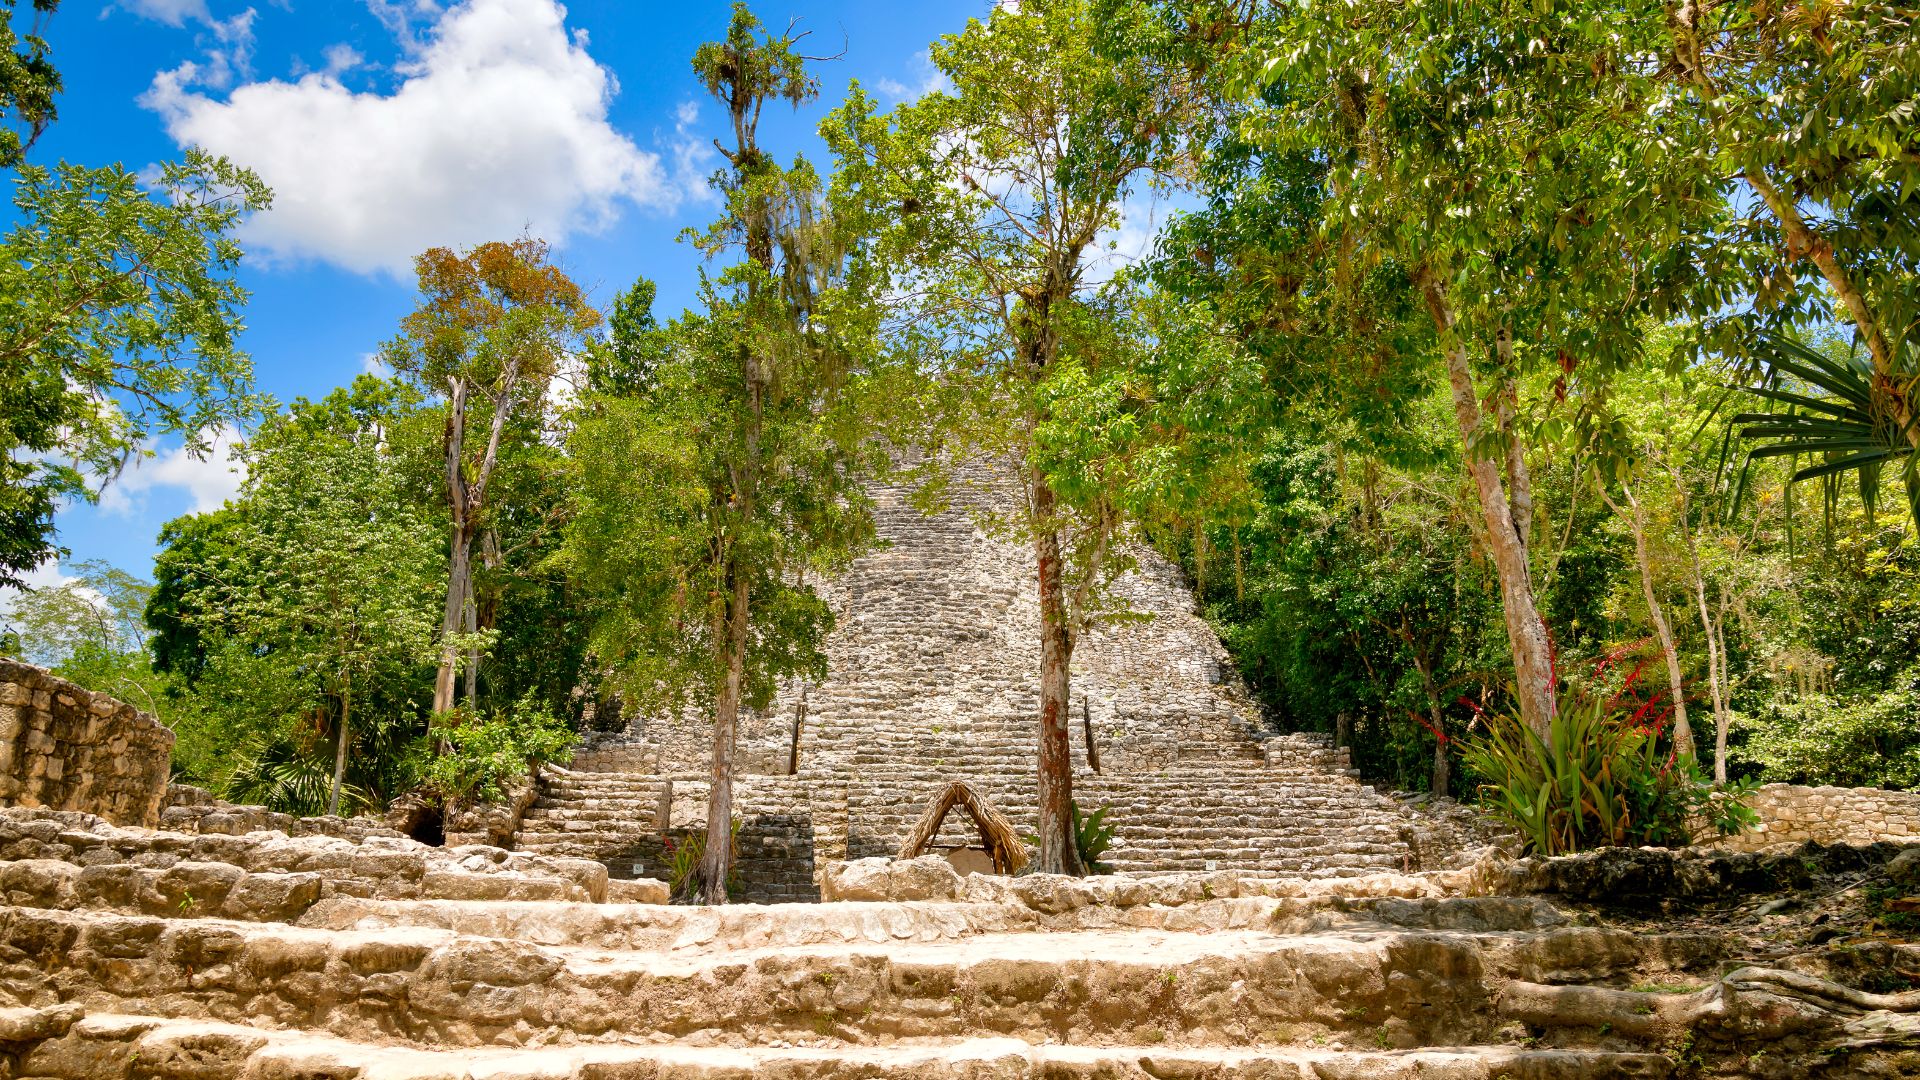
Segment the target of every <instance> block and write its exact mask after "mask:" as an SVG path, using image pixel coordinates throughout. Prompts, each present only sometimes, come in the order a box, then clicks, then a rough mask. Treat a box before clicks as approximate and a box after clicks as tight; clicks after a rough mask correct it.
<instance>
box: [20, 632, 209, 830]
mask: <svg viewBox="0 0 1920 1080" xmlns="http://www.w3.org/2000/svg"><path fill="white" fill-rule="evenodd" d="M172 758H173V732H171V731H169V730H167V729H166V728H165V727H163V726H162V725H161V724H160V722H159V721H158V720H155V719H154V718H153V717H152V716H150V715H148V714H146V713H143V712H140V711H139V710H137V709H135V708H134V707H133V706H131V705H127V704H124V703H122V702H119V701H116V700H114V699H113V698H111V697H108V696H107V695H105V694H95V693H93V692H91V691H88V690H83V689H81V688H80V687H78V686H75V685H74V684H72V683H70V682H67V681H66V680H64V679H60V678H56V677H54V676H53V675H52V674H50V673H48V672H47V671H46V670H45V669H44V668H38V667H34V666H33V665H31V664H23V663H20V662H18V661H14V660H7V659H0V804H6V805H16V806H28V807H45V808H47V809H52V810H79V811H84V812H86V813H90V814H98V815H99V816H101V817H103V818H106V819H107V820H109V821H112V822H115V823H118V824H122V825H143V826H148V827H152V826H154V825H157V824H159V819H160V810H161V807H162V805H163V804H164V802H165V799H166V793H167V772H168V769H169V768H170V766H171V764H172Z"/></svg>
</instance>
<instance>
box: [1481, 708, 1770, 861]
mask: <svg viewBox="0 0 1920 1080" xmlns="http://www.w3.org/2000/svg"><path fill="white" fill-rule="evenodd" d="M1615 705H1616V702H1615V701H1614V700H1612V699H1608V698H1605V697H1602V696H1600V695H1598V694H1586V693H1579V692H1569V693H1567V694H1565V695H1563V697H1562V698H1561V701H1560V712H1559V714H1558V715H1556V716H1555V717H1554V718H1553V723H1552V725H1551V730H1550V732H1549V735H1548V738H1547V739H1545V740H1542V739H1541V738H1540V737H1539V736H1538V735H1536V734H1534V733H1533V731H1532V730H1530V729H1529V728H1528V727H1527V726H1526V725H1525V724H1524V723H1522V722H1521V720H1520V718H1519V717H1518V716H1516V715H1512V714H1490V715H1487V716H1484V717H1482V719H1483V720H1484V721H1485V725H1486V732H1485V734H1484V735H1479V736H1472V737H1469V738H1466V739H1463V740H1461V744H1460V745H1461V755H1462V757H1463V758H1464V759H1465V761H1466V763H1467V766H1468V767H1469V768H1471V769H1472V770H1473V771H1474V772H1475V773H1477V774H1478V775H1480V776H1481V777H1483V778H1484V779H1485V783H1483V784H1482V785H1481V788H1480V794H1481V801H1482V803H1483V805H1485V806H1486V808H1487V810H1488V811H1489V812H1491V813H1492V814H1493V815H1494V816H1495V817H1498V818H1500V819H1501V820H1503V821H1505V822H1507V823H1508V824H1510V825H1512V826H1513V827H1514V828H1515V829H1517V830H1519V832H1520V834H1521V836H1522V837H1523V838H1525V840H1526V843H1527V847H1528V849H1529V850H1530V851H1532V852H1535V853H1538V854H1542V855H1561V854H1565V853H1567V852H1571V851H1583V850H1586V849H1588V848H1596V847H1608V846H1623V845H1624V846H1640V845H1655V846H1664V847H1678V846H1684V845H1686V844H1687V843H1690V842H1691V840H1692V836H1693V830H1694V828H1695V827H1696V826H1705V827H1706V828H1709V829H1712V830H1714V831H1716V832H1719V833H1721V834H1731V833H1734V832H1738V831H1740V830H1741V829H1743V828H1746V827H1748V826H1750V825H1752V824H1753V822H1754V820H1755V818H1754V815H1753V812H1752V810H1751V809H1749V808H1748V807H1747V805H1746V798H1747V796H1748V794H1750V792H1751V789H1752V785H1751V784H1750V783H1745V782H1743V783H1739V784H1733V785H1729V786H1728V787H1726V788H1723V789H1717V790H1716V789H1715V788H1714V786H1713V785H1712V783H1711V782H1709V781H1708V780H1707V778H1706V775H1705V774H1704V773H1702V772H1701V770H1700V766H1699V765H1698V763H1696V762H1695V761H1694V760H1693V759H1692V758H1690V757H1688V758H1680V757H1678V756H1676V755H1673V754H1670V753H1662V750H1661V744H1660V740H1659V725H1658V724H1653V723H1646V722H1644V712H1645V710H1644V709H1643V710H1641V711H1639V712H1636V713H1634V714H1629V715H1621V714H1619V713H1616V712H1615Z"/></svg>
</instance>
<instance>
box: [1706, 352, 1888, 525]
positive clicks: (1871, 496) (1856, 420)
mask: <svg viewBox="0 0 1920 1080" xmlns="http://www.w3.org/2000/svg"><path fill="white" fill-rule="evenodd" d="M1765 343H1766V348H1767V352H1768V353H1769V356H1768V360H1767V371H1766V376H1765V378H1764V379H1763V380H1762V382H1761V383H1760V385H1758V386H1751V387H1746V388H1745V389H1746V392H1747V393H1749V394H1752V395H1753V396H1755V397H1758V398H1762V399H1764V400H1766V401H1767V402H1769V403H1771V404H1772V405H1773V406H1775V408H1773V409H1769V410H1767V411H1764V412H1745V413H1739V414H1737V415H1735V416H1734V417H1733V420H1732V423H1733V425H1734V426H1735V428H1736V429H1737V430H1738V431H1739V434H1740V436H1741V437H1742V438H1745V439H1754V440H1762V441H1763V443H1764V445H1760V446H1756V447H1754V448H1753V449H1751V450H1749V451H1748V452H1747V460H1748V461H1749V462H1752V461H1756V460H1761V459H1765V458H1777V457H1784V458H1791V459H1793V461H1794V463H1795V464H1796V466H1797V465H1798V462H1799V459H1801V458H1803V457H1804V458H1809V459H1811V460H1812V463H1811V464H1808V465H1806V466H1803V467H1796V468H1795V469H1794V471H1793V474H1792V476H1791V477H1789V481H1788V482H1789V484H1798V483H1801V482H1803V481H1807V480H1819V481H1821V487H1822V494H1823V496H1824V502H1825V505H1826V507H1827V513H1828V520H1829V522H1831V519H1832V511H1833V507H1834V504H1835V499H1836V498H1837V497H1838V494H1839V490H1840V481H1841V480H1842V478H1843V477H1845V476H1846V475H1847V474H1848V473H1852V474H1853V475H1854V476H1855V478H1856V479H1857V480H1858V482H1859V485H1860V501H1861V503H1862V504H1863V505H1864V506H1865V507H1866V510H1867V513H1868V514H1869V515H1872V514H1873V512H1874V510H1875V507H1876V506H1877V505H1878V502H1879V492H1880V482H1881V478H1882V477H1883V476H1884V475H1885V470H1886V468H1887V466H1888V465H1890V464H1891V465H1896V466H1899V467H1900V468H1901V470H1902V473H1903V477H1904V480H1905V485H1906V490H1907V509H1908V512H1909V513H1911V514H1912V515H1913V518H1914V520H1915V522H1917V523H1920V468H1916V466H1920V455H1916V454H1914V452H1913V443H1912V442H1911V441H1910V440H1909V437H1908V436H1909V433H1908V431H1907V430H1906V429H1905V427H1903V426H1902V423H1901V421H1900V419H1899V417H1898V413H1897V410H1896V409H1895V408H1894V404H1895V402H1894V400H1893V395H1894V394H1896V393H1898V394H1905V395H1908V396H1911V395H1912V394H1913V393H1914V390H1915V388H1916V378H1915V376H1914V375H1912V374H1909V375H1908V376H1906V377H1905V385H1904V386H1902V385H1898V384H1897V381H1896V380H1889V379H1886V378H1883V377H1881V376H1879V375H1878V374H1876V373H1875V371H1874V369H1873V364H1872V362H1871V361H1870V360H1869V359H1868V358H1867V357H1865V356H1861V355H1857V354H1849V355H1846V356H1836V355H1829V354H1828V353H1825V352H1822V351H1820V350H1819V349H1816V348H1813V347H1811V346H1809V345H1807V344H1806V343H1805V342H1802V341H1799V340H1796V339H1794V338H1790V337H1786V336H1781V335H1775V336H1770V337H1768V338H1766V339H1765ZM1910 351H1911V350H1909V352H1910ZM1912 359H1913V358H1912V357H1911V356H1908V357H1907V361H1908V362H1907V363H1906V365H1905V368H1906V370H1908V371H1909V372H1912V371H1914V370H1915V365H1914V364H1913V363H1912ZM1742 472H1743V475H1742V486H1743V487H1744V483H1745V476H1744V472H1745V470H1743V471H1742ZM1736 505H1737V500H1736Z"/></svg>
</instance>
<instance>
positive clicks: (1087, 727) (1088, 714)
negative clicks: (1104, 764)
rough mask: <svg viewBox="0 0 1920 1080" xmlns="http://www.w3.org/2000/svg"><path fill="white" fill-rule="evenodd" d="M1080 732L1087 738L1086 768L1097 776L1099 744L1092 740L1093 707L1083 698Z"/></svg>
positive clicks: (1098, 770) (1081, 702) (1081, 700)
mask: <svg viewBox="0 0 1920 1080" xmlns="http://www.w3.org/2000/svg"><path fill="white" fill-rule="evenodd" d="M1080 730H1081V731H1082V732H1084V733H1085V735H1086V738H1087V768H1089V769H1092V770H1093V771H1094V773H1095V774H1096V775H1098V774H1099V772H1100V744H1099V743H1097V742H1095V741H1094V738H1093V707H1092V706H1090V705H1088V704H1087V699H1086V698H1084V697H1082V698H1081V699H1080Z"/></svg>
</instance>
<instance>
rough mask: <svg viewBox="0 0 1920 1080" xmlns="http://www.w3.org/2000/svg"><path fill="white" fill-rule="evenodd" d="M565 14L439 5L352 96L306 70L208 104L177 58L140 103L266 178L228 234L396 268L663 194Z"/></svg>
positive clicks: (507, 4)
mask: <svg viewBox="0 0 1920 1080" xmlns="http://www.w3.org/2000/svg"><path fill="white" fill-rule="evenodd" d="M373 6H374V7H375V10H376V13H381V12H383V11H384V12H386V13H388V14H390V15H392V16H394V17H396V18H397V17H398V16H400V15H403V14H405V13H406V12H407V11H409V10H412V11H418V10H420V8H419V6H418V5H416V4H399V3H391V4H377V3H376V4H375V5H373ZM564 18H565V11H564V10H563V9H562V8H561V7H559V6H558V5H557V4H556V3H554V2H553V0H469V2H467V3H464V4H461V5H459V6H457V7H453V8H451V9H449V10H447V11H446V12H444V13H443V14H441V15H440V16H439V18H438V21H437V22H436V24H435V25H434V27H433V29H432V31H431V34H430V39H429V40H428V41H427V42H426V43H425V44H424V45H422V46H420V48H419V49H418V51H417V52H416V53H414V54H413V56H412V58H411V59H409V60H408V61H406V62H405V63H403V64H402V65H400V66H399V67H398V68H397V69H396V71H397V73H398V74H399V75H400V76H401V79H400V82H399V85H398V86H397V87H395V88H394V90H393V92H392V93H390V94H378V93H354V92H352V91H350V90H348V89H347V88H346V87H345V86H344V85H342V84H341V82H340V80H339V78H338V77H337V72H333V71H321V72H314V73H311V74H308V75H305V76H303V77H301V78H300V79H298V80H297V81H293V82H287V81H282V80H279V79H274V80H268V81H264V82H255V83H249V84H246V85H242V86H239V87H237V88H235V89H234V90H233V91H232V92H231V93H229V94H227V95H226V97H225V98H224V100H223V99H220V98H216V97H212V96H209V95H207V94H205V93H202V92H200V91H198V90H196V89H194V87H195V86H196V85H199V84H200V83H201V80H202V79H203V78H204V75H205V73H204V71H203V70H202V69H200V68H198V67H196V66H195V65H191V64H188V65H183V66H182V67H180V68H176V69H174V70H172V71H167V72H162V73H161V74H160V75H158V76H156V77H155V79H154V81H153V85H152V87H151V88H150V89H149V90H148V92H147V94H146V96H145V98H144V99H143V101H144V103H145V104H146V105H147V106H148V107H149V108H151V109H154V110H155V111H157V112H159V113H160V114H161V116H162V117H163V118H164V119H165V122H166V125H167V130H168V133H169V134H170V135H172V137H173V138H174V139H175V141H177V142H179V143H180V144H181V145H183V146H184V145H190V144H192V145H199V146H204V147H206V148H207V149H209V150H211V151H213V152H215V153H219V154H225V155H227V156H229V157H231V158H233V159H234V160H235V161H237V162H239V163H240V164H243V165H246V166H248V167H250V168H252V169H254V170H255V171H257V172H258V173H259V174H260V176H261V178H262V179H264V180H265V181H266V182H267V184H268V185H269V186H270V187H272V188H273V191H274V201H273V208H272V209H271V210H269V211H266V212H264V213H261V214H259V215H256V216H255V217H253V218H252V219H251V220H249V221H248V222H247V223H246V224H245V226H244V227H243V228H242V231H241V235H242V238H243V239H244V240H246V241H247V242H248V243H249V244H250V245H252V247H253V248H254V249H255V250H258V251H260V252H262V253H263V254H265V255H267V256H269V257H274V258H280V259H286V260H299V259H304V258H315V259H321V260H324V261H327V262H331V263H335V264H337V265H340V266H343V267H346V268H348V269H350V270H355V271H359V272H363V273H367V272H375V271H386V272H389V273H393V274H395V275H400V276H404V275H405V274H406V273H407V272H408V270H409V267H410V266H411V261H412V259H413V256H415V255H416V254H418V253H419V252H421V251H423V250H425V249H427V248H429V247H433V246H435V245H455V246H457V245H466V244H473V243H479V242H481V241H485V240H492V239H499V238H503V237H510V236H513V235H515V234H517V233H519V232H521V231H522V230H523V229H531V231H532V232H533V233H534V234H536V235H538V236H541V237H543V238H545V239H547V240H549V241H552V242H554V243H556V244H559V243H563V242H564V241H565V240H566V238H567V237H568V236H569V235H571V234H573V233H576V232H580V231H592V230H595V229H598V228H602V227H604V226H606V225H607V224H609V223H611V222H612V221H613V220H614V219H615V218H616V217H617V216H618V215H619V213H620V212H621V210H622V208H623V207H624V205H625V204H626V203H629V202H631V203H636V204H641V205H649V206H656V207H670V206H672V205H673V204H675V203H676V202H677V201H678V199H679V197H680V188H679V186H678V185H676V184H675V183H674V182H673V181H672V180H670V179H669V178H668V177H667V175H666V173H665V171H664V170H663V169H662V168H661V164H660V160H659V158H658V156H656V155H654V154H652V153H647V152H644V151H642V150H640V149H639V148H638V147H636V146H635V145H634V144H633V142H632V141H631V140H630V139H628V138H627V137H626V136H624V135H622V134H621V133H620V132H618V131H616V130H614V128H613V127H612V126H611V125H609V124H608V123H607V104H608V101H609V99H610V98H611V97H612V96H613V94H614V93H616V92H617V89H618V88H617V86H616V84H615V82H614V80H613V77H612V75H611V74H610V73H609V72H608V71H607V70H606V69H605V68H603V67H601V66H600V65H599V64H598V63H596V62H595V61H594V60H593V58H592V57H591V56H589V55H587V52H586V50H585V49H584V48H583V47H581V46H580V45H579V44H578V43H577V42H576V41H575V40H574V39H572V38H571V37H569V35H568V33H567V30H566V27H565V24H564ZM329 60H330V62H331V60H332V57H330V58H329ZM677 153H678V151H677Z"/></svg>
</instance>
